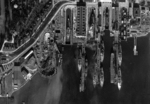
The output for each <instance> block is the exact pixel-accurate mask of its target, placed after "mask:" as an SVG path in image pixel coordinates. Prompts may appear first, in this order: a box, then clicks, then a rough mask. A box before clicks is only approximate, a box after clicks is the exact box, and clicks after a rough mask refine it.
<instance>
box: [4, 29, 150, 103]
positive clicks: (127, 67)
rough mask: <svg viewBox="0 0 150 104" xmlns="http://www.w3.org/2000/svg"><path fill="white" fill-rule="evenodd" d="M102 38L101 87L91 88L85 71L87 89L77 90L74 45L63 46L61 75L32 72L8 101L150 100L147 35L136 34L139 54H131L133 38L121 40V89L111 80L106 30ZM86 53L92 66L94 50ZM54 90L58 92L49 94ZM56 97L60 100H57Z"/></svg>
mask: <svg viewBox="0 0 150 104" xmlns="http://www.w3.org/2000/svg"><path fill="white" fill-rule="evenodd" d="M104 40H105V43H104V44H105V58H104V73H105V83H104V87H103V88H101V87H96V88H95V89H94V88H93V86H92V77H91V76H90V74H88V78H87V81H86V90H85V92H83V93H80V92H79V90H78V88H79V82H80V78H79V77H80V73H79V72H78V70H77V66H76V62H75V60H74V59H73V58H74V54H73V53H74V52H75V49H74V47H70V46H66V47H65V52H64V56H63V71H62V74H61V75H62V76H61V77H60V76H58V75H56V76H54V77H53V78H52V79H44V78H42V77H41V76H40V74H37V75H35V76H34V78H33V79H32V80H31V81H29V82H28V83H27V84H26V85H25V86H24V87H23V88H21V89H20V90H18V91H17V92H15V93H14V98H15V100H14V102H10V104H20V103H21V102H22V101H25V102H26V104H137V103H139V104H140V103H141V104H149V102H150V100H149V99H150V97H149V95H150V84H149V83H150V77H149V74H150V71H149V70H150V69H149V67H150V65H149V62H150V58H149V55H150V50H149V48H150V42H149V41H150V37H149V35H148V36H145V37H140V38H138V47H137V49H138V56H134V55H133V38H130V39H128V41H124V42H122V49H123V60H122V61H123V62H122V77H123V85H122V88H121V90H120V91H119V90H118V88H117V86H116V85H113V84H110V71H109V63H110V50H111V46H112V38H110V37H109V33H108V32H107V34H106V36H105V37H104ZM87 54H88V59H89V62H90V63H91V66H92V58H91V57H92V55H93V52H92V51H90V50H88V53H87ZM90 70H92V68H90ZM58 86H61V87H58ZM58 89H59V91H58ZM56 91H57V92H56ZM54 92H56V93H55V94H56V95H58V96H55V97H51V96H52V95H53V94H54ZM6 100H7V99H6ZM6 100H5V101H6ZM59 100H60V102H58V101H59ZM52 101H53V102H52ZM4 104H5V103H4Z"/></svg>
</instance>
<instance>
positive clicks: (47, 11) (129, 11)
mask: <svg viewBox="0 0 150 104" xmlns="http://www.w3.org/2000/svg"><path fill="white" fill-rule="evenodd" d="M48 4H49V3H48V2H46V3H45V4H44V3H41V4H40V7H41V8H42V7H43V9H40V13H41V17H40V15H36V16H37V18H36V16H34V15H33V17H34V18H35V20H36V21H38V22H37V24H36V21H30V20H34V18H32V19H29V20H28V21H27V23H28V22H29V21H30V22H31V23H33V24H32V25H30V26H29V27H28V26H26V28H28V29H27V30H26V29H24V28H23V29H18V32H15V33H16V34H17V33H18V35H14V36H13V37H12V38H13V39H12V41H9V42H8V41H4V44H3V45H2V49H1V53H2V55H1V57H0V80H1V83H0V96H2V97H6V96H11V95H12V93H13V92H15V91H17V90H19V89H20V88H22V87H23V86H24V85H25V84H26V83H27V82H28V81H31V80H32V77H33V76H34V75H35V74H36V73H40V75H41V76H42V77H44V78H47V79H48V78H53V77H54V76H55V75H57V73H58V71H59V70H58V69H59V67H61V66H62V63H63V50H64V48H63V46H75V47H76V50H77V54H75V57H74V59H75V62H76V67H77V70H78V72H79V73H80V84H79V88H78V90H79V92H84V91H85V89H86V88H87V86H86V80H87V76H88V73H90V75H92V84H93V87H94V88H96V86H100V87H101V88H102V87H104V85H105V80H106V79H105V78H106V76H104V75H105V72H106V71H105V69H104V60H105V57H104V56H105V55H104V53H105V52H106V51H105V49H106V47H105V44H104V40H103V37H104V36H105V35H106V34H105V31H109V32H110V33H111V38H112V39H113V46H112V52H111V57H110V59H111V60H110V68H109V70H110V81H109V82H110V83H112V84H115V85H117V87H118V89H119V90H121V88H122V83H123V79H122V76H123V74H122V69H121V68H122V60H123V58H124V57H123V54H122V46H121V43H122V42H124V41H126V42H127V40H128V39H130V38H133V39H134V47H133V54H134V55H136V56H138V45H137V41H138V37H140V35H139V34H147V33H148V29H145V28H144V29H142V24H144V23H145V22H144V20H143V19H141V18H146V16H147V15H148V13H147V12H146V13H145V12H144V13H141V12H138V11H144V10H141V9H140V8H142V7H141V6H140V4H138V3H134V2H129V1H128V0H125V2H119V1H117V0H115V2H112V1H98V0H97V1H93V2H85V1H83V0H79V1H60V2H58V3H56V4H54V5H53V6H52V7H49V5H48ZM47 5H48V6H47ZM48 7H49V8H48ZM36 13H39V12H38V10H36ZM143 16H145V17H143ZM31 17H32V16H31ZM146 19H147V18H146ZM146 19H145V20H146ZM30 22H29V23H30ZM18 24H19V23H18ZM146 26H147V28H148V27H149V26H148V25H146ZM20 28H21V26H20ZM21 34H22V35H23V36H22V35H21ZM23 37H25V38H23ZM22 38H23V39H22ZM14 39H15V40H16V41H13V40H14ZM15 47H16V48H15ZM87 48H88V49H91V50H92V51H94V55H93V57H92V58H93V59H94V61H93V63H94V67H93V69H92V71H89V69H88V67H89V65H90V63H89V60H88V58H87ZM91 73H92V74H91ZM18 76H19V77H18ZM9 77H11V78H10V79H9ZM7 80H11V83H9V81H7Z"/></svg>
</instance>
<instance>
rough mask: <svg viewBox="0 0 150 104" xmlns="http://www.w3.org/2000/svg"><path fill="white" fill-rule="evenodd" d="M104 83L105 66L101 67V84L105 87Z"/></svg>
mask: <svg viewBox="0 0 150 104" xmlns="http://www.w3.org/2000/svg"><path fill="white" fill-rule="evenodd" d="M103 85H104V71H103V68H100V86H101V87H103Z"/></svg>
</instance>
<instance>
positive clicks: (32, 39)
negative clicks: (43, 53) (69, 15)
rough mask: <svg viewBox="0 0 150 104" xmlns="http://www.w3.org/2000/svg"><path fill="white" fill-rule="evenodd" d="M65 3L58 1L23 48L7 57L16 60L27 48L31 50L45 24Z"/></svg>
mask: <svg viewBox="0 0 150 104" xmlns="http://www.w3.org/2000/svg"><path fill="white" fill-rule="evenodd" d="M66 3H68V1H60V2H59V3H57V4H56V5H55V6H54V7H53V8H52V10H51V11H50V13H49V14H48V16H47V17H46V19H45V20H44V21H43V23H42V25H41V26H40V28H39V29H38V30H37V31H36V33H35V34H34V35H33V36H32V38H31V39H30V40H29V41H28V42H27V43H25V44H24V45H23V46H21V47H19V48H18V49H17V50H15V51H14V52H12V53H10V54H9V56H11V57H15V58H17V57H18V56H20V55H21V54H22V53H23V52H24V51H25V50H28V49H29V48H31V47H32V46H33V45H34V44H35V43H36V41H37V40H38V37H39V36H40V35H41V33H42V32H43V30H44V29H45V27H46V26H47V24H48V23H49V22H50V21H51V20H52V19H53V18H54V16H55V15H56V13H57V12H58V11H59V10H60V8H61V7H62V6H63V5H64V4H66ZM13 60H14V59H13Z"/></svg>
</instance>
